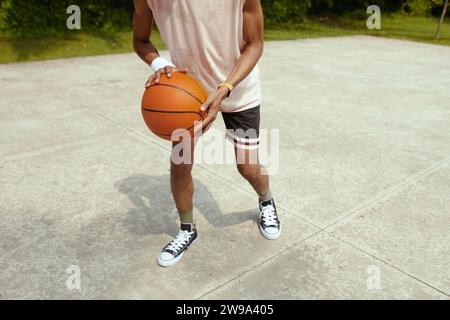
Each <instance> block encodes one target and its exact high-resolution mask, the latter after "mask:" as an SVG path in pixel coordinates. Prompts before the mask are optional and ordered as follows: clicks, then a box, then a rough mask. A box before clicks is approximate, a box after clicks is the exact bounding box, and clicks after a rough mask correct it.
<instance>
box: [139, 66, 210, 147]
mask: <svg viewBox="0 0 450 320" xmlns="http://www.w3.org/2000/svg"><path fill="white" fill-rule="evenodd" d="M207 98H208V94H207V92H206V90H205V89H204V88H203V87H202V86H201V85H200V83H198V81H197V80H195V79H194V78H192V77H190V76H188V75H186V74H183V73H180V72H174V73H173V74H172V76H171V77H170V78H167V76H166V75H161V80H160V81H159V83H156V82H155V81H153V82H152V84H151V85H150V87H149V88H147V89H146V90H145V92H144V96H143V97H142V104H141V106H142V115H143V117H144V121H145V123H146V124H147V126H148V127H149V129H150V130H151V131H152V132H153V133H154V134H156V135H157V136H159V137H161V138H163V139H166V140H171V136H172V133H173V132H174V131H175V130H177V129H186V130H188V131H189V132H190V133H191V136H193V133H194V123H195V122H196V121H201V120H203V117H204V116H205V115H206V112H202V111H200V107H201V106H202V104H203V103H204V102H205V101H206V99H207Z"/></svg>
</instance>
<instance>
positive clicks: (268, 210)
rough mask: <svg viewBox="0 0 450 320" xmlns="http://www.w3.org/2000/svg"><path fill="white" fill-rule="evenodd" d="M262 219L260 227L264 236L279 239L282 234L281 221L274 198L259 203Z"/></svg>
mask: <svg viewBox="0 0 450 320" xmlns="http://www.w3.org/2000/svg"><path fill="white" fill-rule="evenodd" d="M259 210H260V212H261V213H260V219H261V222H260V224H259V229H260V230H261V233H262V235H263V236H264V238H266V239H269V240H275V239H277V238H278V237H279V236H280V234H281V223H280V220H279V219H278V215H277V208H276V207H275V201H273V199H270V200H267V201H264V202H261V203H260V204H259Z"/></svg>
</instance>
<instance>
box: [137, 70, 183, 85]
mask: <svg viewBox="0 0 450 320" xmlns="http://www.w3.org/2000/svg"><path fill="white" fill-rule="evenodd" d="M174 72H181V73H184V74H186V73H188V70H187V69H185V68H183V69H178V68H174V67H172V66H166V67H164V68H162V69H159V70H158V71H156V72H155V73H154V74H153V75H152V76H150V78H148V80H147V82H146V83H145V87H146V88H148V87H150V85H151V84H152V82H153V81H155V82H156V83H159V81H160V80H161V75H162V74H165V75H166V76H167V78H170V77H171V76H172V74H173V73H174Z"/></svg>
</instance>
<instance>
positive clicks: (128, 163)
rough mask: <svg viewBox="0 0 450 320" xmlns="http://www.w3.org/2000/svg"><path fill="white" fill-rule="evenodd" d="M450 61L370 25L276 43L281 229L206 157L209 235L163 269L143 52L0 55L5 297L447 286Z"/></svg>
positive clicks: (274, 293) (273, 94) (163, 225)
mask: <svg viewBox="0 0 450 320" xmlns="http://www.w3.org/2000/svg"><path fill="white" fill-rule="evenodd" d="M164 55H167V53H166V52H164ZM449 57H450V48H449V47H444V46H435V45H428V44H422V43H414V42H408V41H401V40H388V39H383V38H375V37H366V36H355V37H340V38H322V39H314V40H301V41H284V42H269V43H267V44H266V50H265V54H264V58H263V60H262V62H261V69H262V70H261V72H262V81H263V82H262V83H263V95H264V102H263V107H262V110H263V123H262V126H263V127H264V128H269V129H271V128H279V129H280V168H279V172H278V173H277V174H276V175H274V176H273V177H272V189H273V192H274V194H275V196H276V200H277V203H278V207H279V211H280V216H281V218H282V223H283V234H282V237H281V238H280V239H279V240H277V241H272V242H271V241H267V240H264V239H263V238H262V236H261V235H260V234H259V232H258V228H257V224H256V220H255V219H256V218H255V217H257V215H258V212H257V210H256V208H255V207H256V198H255V196H254V195H253V193H252V190H251V188H250V187H249V186H247V185H246V184H245V183H244V181H243V180H242V179H241V178H240V177H239V175H238V174H237V172H236V170H235V169H234V167H233V166H231V165H199V166H196V168H195V170H194V175H195V183H196V189H197V193H196V199H195V201H196V209H195V210H196V216H197V225H198V228H199V230H200V241H199V242H198V243H197V244H196V245H195V246H194V247H192V248H191V249H190V250H189V251H188V252H187V254H186V255H185V257H184V259H183V260H182V262H180V263H179V264H178V265H177V266H176V267H173V268H169V269H163V268H160V267H158V266H157V264H156V256H157V254H158V252H159V250H160V249H161V247H162V245H164V244H165V243H166V242H167V241H168V240H169V239H170V238H171V236H173V235H174V234H175V233H176V231H177V220H176V219H177V215H176V211H175V208H174V205H173V203H172V200H171V195H170V193H169V181H168V173H169V171H168V169H169V165H168V158H169V145H168V143H166V142H164V141H162V140H159V138H157V137H155V136H153V135H151V134H150V133H149V131H148V129H147V128H146V127H145V125H144V123H143V121H142V118H141V115H140V109H139V104H140V97H141V95H142V92H143V84H144V81H145V79H146V77H147V76H148V73H149V71H148V70H147V69H146V68H145V66H144V65H143V64H142V63H141V62H140V61H139V60H138V59H137V58H136V57H135V55H134V54H123V55H111V56H100V57H89V58H77V59H67V60H55V61H45V62H33V63H23V64H10V65H0V96H1V98H0V99H1V100H0V105H1V109H0V112H1V115H0V119H1V120H0V123H1V126H0V132H1V136H0V137H1V149H0V151H1V161H0V170H1V171H0V172H1V176H0V179H1V180H0V188H1V189H0V190H1V192H0V213H1V216H0V221H1V223H0V240H1V242H0V243H1V246H0V295H1V296H0V298H2V299H14V298H25V299H32V298H38V299H57V298H63V299H103V298H113V299H125V298H136V299H218V298H220V299H222V298H223V299H254V298H258V299H284V298H286V299H359V298H362V299H391V298H393V299H449V298H450V129H449V128H450V71H449V70H450V59H448V58H449ZM215 127H216V128H218V129H222V128H223V126H222V123H221V119H220V118H219V119H218V121H217V123H216V125H215ZM71 265H77V266H79V268H80V271H81V289H80V290H69V289H68V288H67V286H66V281H67V279H68V278H69V276H70V275H69V274H68V273H66V269H67V268H68V267H69V266H71Z"/></svg>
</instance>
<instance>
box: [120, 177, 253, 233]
mask: <svg viewBox="0 0 450 320" xmlns="http://www.w3.org/2000/svg"><path fill="white" fill-rule="evenodd" d="M194 185H195V195H194V206H195V208H196V209H197V210H198V212H199V213H200V214H202V215H203V216H204V217H205V218H206V220H207V221H208V222H209V223H210V224H211V225H213V226H215V227H227V226H232V225H236V224H240V223H243V222H245V221H249V220H253V221H255V223H256V222H257V218H258V214H259V213H258V210H257V208H256V206H255V210H250V211H243V212H236V213H228V214H223V213H222V212H221V210H220V208H219V206H218V204H217V202H216V200H215V199H214V196H213V194H212V193H211V192H210V191H209V190H208V188H207V187H206V186H205V185H204V184H203V183H202V182H200V181H199V180H196V179H194ZM114 186H115V187H116V188H117V189H118V190H119V191H120V192H122V193H124V194H125V195H127V197H128V198H129V199H130V201H131V203H133V205H134V207H133V208H130V209H128V211H127V215H126V218H125V221H124V223H125V226H126V227H127V229H128V230H129V231H130V232H131V233H134V234H137V235H149V234H163V233H166V234H169V235H174V234H176V233H177V232H178V230H179V225H178V223H179V222H178V214H177V212H176V208H175V204H174V201H173V198H172V194H171V192H170V176H169V175H168V174H166V175H161V176H148V175H143V174H138V175H132V176H130V177H128V178H126V179H123V180H120V181H117V182H116V183H114Z"/></svg>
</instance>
